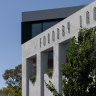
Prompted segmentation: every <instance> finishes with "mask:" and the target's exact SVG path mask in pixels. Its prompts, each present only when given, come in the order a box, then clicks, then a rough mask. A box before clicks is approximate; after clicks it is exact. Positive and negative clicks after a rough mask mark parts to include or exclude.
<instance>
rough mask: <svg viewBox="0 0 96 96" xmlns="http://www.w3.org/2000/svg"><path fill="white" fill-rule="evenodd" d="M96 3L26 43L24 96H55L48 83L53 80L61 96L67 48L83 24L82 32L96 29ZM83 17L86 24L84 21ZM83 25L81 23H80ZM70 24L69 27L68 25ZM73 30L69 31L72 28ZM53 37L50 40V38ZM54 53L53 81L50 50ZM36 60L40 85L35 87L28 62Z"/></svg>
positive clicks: (23, 72)
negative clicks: (48, 62)
mask: <svg viewBox="0 0 96 96" xmlns="http://www.w3.org/2000/svg"><path fill="white" fill-rule="evenodd" d="M95 8H96V1H94V2H93V3H91V4H89V5H87V6H85V7H84V8H82V9H81V10H79V11H77V12H76V13H74V14H72V15H71V16H69V17H67V18H66V19H64V20H62V21H61V22H59V23H58V24H56V25H54V26H53V27H51V28H49V29H48V30H46V31H45V32H43V33H41V34H39V35H37V36H36V37H34V38H32V39H31V40H29V41H27V42H26V43H24V44H22V96H52V94H51V92H50V91H49V90H48V89H47V88H46V86H45V84H44V81H46V82H48V81H49V80H51V81H52V82H53V84H54V85H55V86H56V88H57V90H58V91H59V92H61V79H62V78H61V72H60V68H61V64H62V63H65V62H66V50H65V46H66V43H67V42H68V40H70V38H72V37H73V36H76V37H77V36H78V32H79V29H80V24H82V28H92V27H95V26H96V19H95V17H94V16H96V13H94V9H95ZM87 12H89V18H88V17H87V19H88V20H89V23H88V24H87V22H86V13H87ZM95 12H96V11H95ZM80 16H82V20H81V21H82V22H81V21H80ZM80 22H81V23H80ZM68 24H69V25H68ZM68 26H69V27H68ZM48 34H49V37H48ZM51 49H52V50H53V62H54V64H53V76H52V78H51V79H50V78H49V77H48V76H47V75H46V73H45V71H46V67H47V66H46V65H47V64H46V62H47V54H46V52H47V51H48V50H51ZM34 56H36V61H37V62H36V63H37V69H36V81H35V83H34V84H32V82H31V81H30V80H29V78H30V76H31V65H30V64H29V63H30V62H29V61H28V58H31V57H34Z"/></svg>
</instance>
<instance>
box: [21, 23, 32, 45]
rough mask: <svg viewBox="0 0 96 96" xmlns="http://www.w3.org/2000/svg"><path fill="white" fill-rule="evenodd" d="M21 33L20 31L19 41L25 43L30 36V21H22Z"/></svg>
mask: <svg viewBox="0 0 96 96" xmlns="http://www.w3.org/2000/svg"><path fill="white" fill-rule="evenodd" d="M21 30H22V33H21V36H22V37H21V39H22V40H21V43H22V44H23V43H25V42H26V41H28V40H30V39H31V37H32V33H31V24H30V23H22V29H21Z"/></svg>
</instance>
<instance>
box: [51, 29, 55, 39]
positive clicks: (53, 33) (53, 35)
mask: <svg viewBox="0 0 96 96" xmlns="http://www.w3.org/2000/svg"><path fill="white" fill-rule="evenodd" d="M52 41H55V32H54V31H52Z"/></svg>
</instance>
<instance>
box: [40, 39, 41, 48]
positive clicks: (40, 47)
mask: <svg viewBox="0 0 96 96" xmlns="http://www.w3.org/2000/svg"><path fill="white" fill-rule="evenodd" d="M40 48H41V38H40Z"/></svg>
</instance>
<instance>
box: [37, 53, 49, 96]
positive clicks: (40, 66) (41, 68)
mask: <svg viewBox="0 0 96 96" xmlns="http://www.w3.org/2000/svg"><path fill="white" fill-rule="evenodd" d="M47 54H48V53H47V52H42V53H38V54H37V80H38V88H39V94H38V96H44V73H45V72H47V70H48V69H47V68H48V67H47V62H48V55H47Z"/></svg>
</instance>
